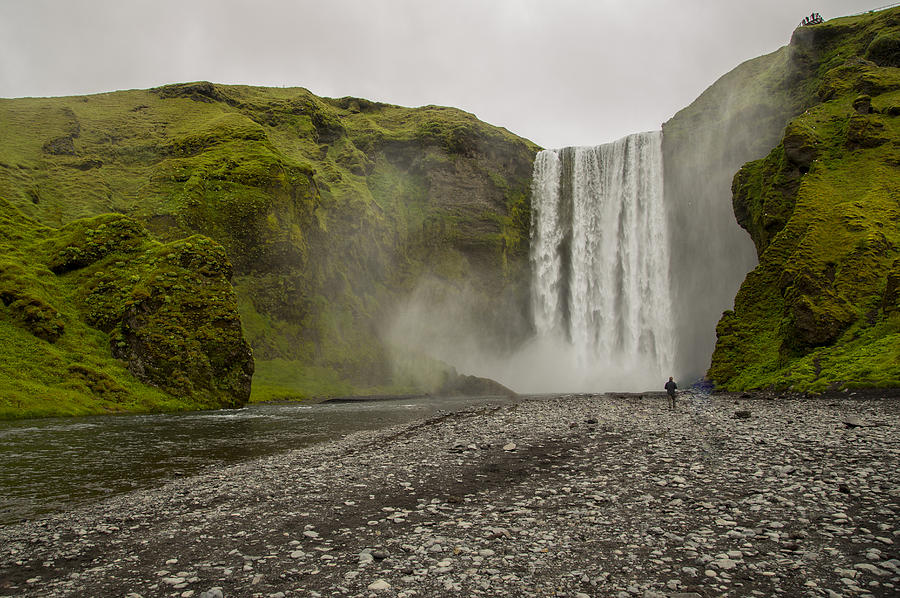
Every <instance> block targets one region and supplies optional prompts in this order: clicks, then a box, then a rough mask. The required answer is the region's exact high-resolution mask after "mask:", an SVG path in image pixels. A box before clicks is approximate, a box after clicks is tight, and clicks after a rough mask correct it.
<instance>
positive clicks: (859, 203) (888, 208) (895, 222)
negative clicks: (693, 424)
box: [708, 9, 900, 391]
mask: <svg viewBox="0 0 900 598" xmlns="http://www.w3.org/2000/svg"><path fill="white" fill-rule="evenodd" d="M787 49H788V51H789V56H790V60H791V61H792V69H793V72H795V73H798V78H797V81H798V82H799V83H800V86H799V87H798V89H799V91H800V92H802V93H804V94H806V95H807V97H808V98H810V99H809V106H808V109H807V110H806V111H805V112H804V113H802V114H801V115H799V116H797V117H796V118H794V119H793V120H791V121H790V123H789V124H788V125H787V127H786V128H785V129H784V130H783V132H782V136H781V142H780V143H779V144H778V145H777V147H775V149H773V150H772V151H771V152H770V153H769V154H768V156H766V157H765V158H762V159H760V160H756V161H753V162H749V163H747V164H745V165H744V166H743V168H741V170H740V171H739V172H738V173H737V175H736V176H735V177H734V181H733V186H732V189H733V194H734V195H733V198H734V199H733V203H734V212H735V214H736V216H737V219H738V222H739V223H740V225H741V226H742V227H744V228H745V229H746V230H747V232H749V233H750V236H751V238H752V240H753V243H754V245H755V247H756V251H757V254H758V256H759V265H758V266H757V267H756V268H755V269H754V270H753V271H752V272H751V273H750V274H749V275H748V276H747V278H746V280H745V281H744V283H743V284H742V285H741V288H740V290H739V292H738V294H737V297H736V298H735V303H734V310H733V311H731V310H730V311H727V312H726V313H725V314H724V315H723V316H722V319H721V320H720V322H719V324H718V327H717V330H716V332H717V337H718V340H717V343H716V349H715V352H714V354H713V357H712V365H711V367H710V369H709V372H708V375H709V377H710V378H711V379H712V380H714V381H715V382H716V384H717V385H719V386H721V387H724V388H727V389H731V390H741V389H752V388H776V389H794V390H800V391H809V390H812V391H821V390H829V389H842V388H847V387H880V386H890V387H898V386H900V306H898V303H897V301H898V295H900V294H898V290H897V289H898V280H900V9H891V10H887V11H883V12H880V13H876V14H869V15H864V16H859V17H848V18H843V19H835V20H832V21H828V22H827V23H824V24H822V25H816V26H812V27H803V28H800V29H798V30H796V31H795V32H794V36H793V38H792V40H791V44H790V46H788V48H787Z"/></svg>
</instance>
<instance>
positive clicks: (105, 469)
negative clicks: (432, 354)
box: [0, 397, 513, 525]
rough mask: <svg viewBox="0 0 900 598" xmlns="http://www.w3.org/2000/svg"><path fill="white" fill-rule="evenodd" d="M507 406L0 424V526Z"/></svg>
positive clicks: (370, 407)
mask: <svg viewBox="0 0 900 598" xmlns="http://www.w3.org/2000/svg"><path fill="white" fill-rule="evenodd" d="M511 401H513V399H502V398H496V397H491V398H470V397H453V398H440V399H438V398H433V397H419V398H412V399H409V398H407V399H397V400H390V401H372V402H351V403H320V404H315V405H300V404H284V405H252V406H250V407H246V408H244V409H235V410H224V411H203V412H193V413H179V414H155V415H117V416H95V417H79V418H48V419H31V420H17V421H0V463H2V467H0V525H2V524H8V523H11V522H14V521H19V520H22V519H35V518H40V517H42V516H46V515H48V514H50V513H55V512H59V511H64V510H67V509H70V508H72V507H75V506H78V505H80V504H84V503H87V502H90V501H94V500H98V499H100V498H103V497H106V496H110V495H113V494H117V493H124V492H129V491H131V490H135V489H138V488H148V487H153V486H158V485H161V484H163V483H165V482H166V481H167V480H169V479H172V478H174V477H178V476H186V475H191V474H194V473H197V472H199V471H201V470H203V469H205V468H208V467H218V466H222V465H227V464H230V463H236V462H239V461H244V460H248V459H253V458H255V457H262V456H266V455H271V454H275V453H279V452H285V451H289V450H293V449H297V448H302V447H304V446H308V445H310V444H313V443H316V442H322V441H326V440H331V439H335V438H340V437H342V436H344V435H346V434H349V433H351V432H356V431H359V430H372V429H377V428H383V427H387V426H391V425H395V424H402V423H406V422H410V421H413V420H416V419H420V418H424V417H428V416H430V415H433V414H435V413H437V412H438V411H441V410H444V411H454V410H457V409H461V408H465V407H470V406H476V405H482V404H488V403H494V404H498V403H509V402H511Z"/></svg>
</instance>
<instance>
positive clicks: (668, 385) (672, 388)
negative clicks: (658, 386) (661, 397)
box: [665, 376, 678, 409]
mask: <svg viewBox="0 0 900 598" xmlns="http://www.w3.org/2000/svg"><path fill="white" fill-rule="evenodd" d="M665 388H666V392H667V393H669V407H671V408H672V409H675V389H676V388H678V385H677V384H675V380H673V379H672V376H669V381H668V382H666V386H665Z"/></svg>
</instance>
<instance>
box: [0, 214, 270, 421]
mask: <svg viewBox="0 0 900 598" xmlns="http://www.w3.org/2000/svg"><path fill="white" fill-rule="evenodd" d="M0 253H2V255H3V257H2V259H0V301H2V302H0V345H2V347H3V352H4V359H3V360H2V361H0V417H10V416H13V417H32V416H44V415H81V414H89V413H109V412H123V411H163V410H184V409H200V408H210V407H221V406H235V405H239V404H241V403H243V402H245V401H246V400H247V398H248V394H249V381H250V373H251V372H252V359H251V358H250V354H249V350H248V349H247V347H246V344H245V343H244V341H243V338H242V336H241V330H240V325H239V322H238V320H237V313H236V305H235V298H234V293H233V291H232V289H231V287H230V285H229V284H228V280H227V276H226V274H225V273H224V272H223V271H222V270H223V269H224V270H227V269H228V268H230V265H229V264H228V262H227V260H225V258H224V253H223V252H222V250H221V248H219V247H217V246H215V245H214V244H213V243H212V242H211V241H210V240H209V239H205V238H202V237H199V238H193V239H189V240H187V241H184V242H179V243H169V244H161V243H158V242H155V241H151V240H149V239H148V238H147V236H146V232H145V231H144V230H143V229H142V228H141V227H140V225H138V224H137V223H135V222H133V221H131V220H128V219H126V218H123V217H121V216H115V215H106V216H99V217H96V218H92V219H86V220H78V221H75V222H72V223H71V224H69V225H67V226H66V227H64V228H63V229H55V228H49V227H45V226H42V225H40V224H38V223H37V222H36V221H34V220H32V219H30V218H28V217H26V216H24V215H23V214H21V213H20V212H19V211H18V210H16V209H15V208H14V207H13V206H11V205H10V204H9V203H8V202H5V201H3V200H0ZM235 351H236V352H235ZM113 354H117V355H118V356H119V357H121V359H116V358H114V357H113ZM248 368H249V369H248ZM133 372H134V373H133ZM147 382H149V383H150V384H151V385H147V384H146V383H147Z"/></svg>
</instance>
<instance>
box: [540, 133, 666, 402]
mask: <svg viewBox="0 0 900 598" xmlns="http://www.w3.org/2000/svg"><path fill="white" fill-rule="evenodd" d="M661 141H662V134H661V133H660V132H651V133H639V134H635V135H630V136H628V137H625V138H624V139H620V140H619V141H616V142H614V143H609V144H605V145H600V146H597V147H577V148H565V149H562V150H556V151H552V150H545V151H542V152H541V153H539V154H538V156H537V158H536V160H535V166H534V179H533V180H534V182H533V193H532V225H531V264H532V307H533V313H534V324H535V329H536V332H537V338H536V340H535V342H534V345H533V346H532V348H531V351H534V352H535V356H538V355H545V356H547V361H548V362H549V363H545V365H549V366H550V368H546V369H545V368H540V369H541V370H544V371H543V380H542V381H540V382H538V381H535V382H537V386H540V387H546V388H547V389H548V390H549V389H551V388H552V389H553V390H569V391H578V390H581V391H600V390H640V389H646V388H656V387H658V386H661V385H662V382H663V381H664V380H665V378H666V377H667V376H668V375H670V374H671V370H672V366H673V363H674V350H675V339H674V334H673V329H674V326H673V322H672V305H671V300H670V286H669V240H668V233H667V230H666V214H665V208H664V205H663V174H662V171H663V169H662V149H661ZM547 369H552V370H553V371H547ZM535 373H537V372H535Z"/></svg>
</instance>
